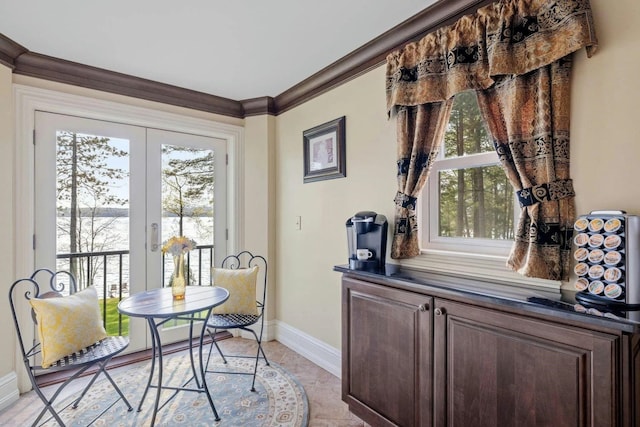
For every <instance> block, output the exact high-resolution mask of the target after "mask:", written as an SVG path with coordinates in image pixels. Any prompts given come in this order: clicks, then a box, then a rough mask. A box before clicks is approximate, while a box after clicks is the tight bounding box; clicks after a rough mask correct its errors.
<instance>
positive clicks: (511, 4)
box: [386, 0, 597, 112]
mask: <svg viewBox="0 0 640 427" xmlns="http://www.w3.org/2000/svg"><path fill="white" fill-rule="evenodd" d="M596 46H597V40H596V36H595V31H594V28H593V17H592V14H591V6H590V4H589V0H501V1H499V2H496V3H493V4H490V5H488V6H485V7H483V8H481V9H479V10H478V11H477V12H476V13H475V14H473V15H468V16H464V17H462V18H461V19H459V20H458V21H457V22H456V23H454V24H453V25H450V26H447V27H442V28H440V29H438V30H436V31H435V32H433V33H430V34H428V35H427V36H425V37H424V38H422V39H421V40H419V41H417V42H414V43H410V44H408V45H406V46H405V47H403V48H402V49H400V50H398V51H396V52H393V53H391V54H389V56H388V57H387V82H386V90H387V110H388V111H389V112H392V111H393V110H394V107H397V106H415V105H421V104H426V103H429V102H436V101H443V100H447V99H450V98H451V97H452V96H454V95H456V94H457V93H460V92H463V91H465V90H469V89H486V88H488V87H490V86H492V85H493V83H494V77H496V76H499V75H521V74H526V73H528V72H530V71H533V70H536V69H538V68H541V67H544V66H546V65H549V64H551V63H552V62H554V61H557V60H559V59H560V58H563V57H564V56H566V55H568V54H570V53H572V52H575V51H577V50H579V49H581V48H583V47H586V50H587V55H588V56H591V55H592V54H593V53H594V52H595V49H596Z"/></svg>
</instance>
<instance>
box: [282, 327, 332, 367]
mask: <svg viewBox="0 0 640 427" xmlns="http://www.w3.org/2000/svg"><path fill="white" fill-rule="evenodd" d="M274 326H275V332H276V333H275V339H276V340H278V342H280V343H282V344H284V345H286V346H287V347H289V348H290V349H291V350H293V351H295V352H296V353H298V354H300V355H302V356H304V357H305V358H307V359H309V360H310V361H312V362H313V363H315V364H316V365H318V366H320V367H321V368H323V369H325V370H327V371H329V372H330V373H332V374H333V375H335V376H336V377H338V378H341V376H342V361H341V356H342V354H341V352H340V351H339V350H337V349H335V348H333V347H331V346H329V345H327V344H326V343H324V342H322V341H320V340H318V339H317V338H314V337H312V336H311V335H308V334H306V333H304V332H302V331H300V330H298V329H296V328H294V327H292V326H289V325H287V324H286V323H283V322H280V321H275V325H274Z"/></svg>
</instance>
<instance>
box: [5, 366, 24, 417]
mask: <svg viewBox="0 0 640 427" xmlns="http://www.w3.org/2000/svg"><path fill="white" fill-rule="evenodd" d="M19 397H20V392H19V391H18V378H17V377H16V373H15V372H13V371H12V372H9V373H8V374H7V375H5V376H4V377H2V378H0V411H2V410H3V409H5V408H8V407H9V406H10V405H11V404H12V403H13V402H15V401H17V400H18V398H19Z"/></svg>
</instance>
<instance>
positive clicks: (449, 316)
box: [434, 300, 619, 427]
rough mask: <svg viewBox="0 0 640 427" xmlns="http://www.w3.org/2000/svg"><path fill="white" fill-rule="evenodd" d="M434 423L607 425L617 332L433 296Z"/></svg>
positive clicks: (613, 419) (612, 409) (612, 412)
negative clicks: (536, 318) (531, 316)
mask: <svg viewBox="0 0 640 427" xmlns="http://www.w3.org/2000/svg"><path fill="white" fill-rule="evenodd" d="M434 313H435V315H434V334H435V336H434V347H435V348H434V372H435V381H436V392H435V420H436V423H435V425H437V426H477V427H485V426H496V427H498V426H522V427H526V426H556V427H560V426H572V427H573V426H594V427H604V426H615V425H618V416H619V414H618V412H617V410H616V408H617V407H618V406H617V405H618V402H617V399H618V397H617V396H618V394H617V390H618V385H617V382H616V372H617V364H616V358H617V354H618V347H619V346H618V342H619V337H617V336H615V335H607V334H602V333H598V332H594V331H589V330H582V329H578V328H571V327H566V326H559V325H557V324H552V323H546V322H544V321H539V320H535V319H529V318H525V317H521V316H516V315H511V314H507V313H501V312H497V311H493V310H488V309H482V308H477V307H472V306H469V305H465V304H459V303H453V302H450V301H443V300H436V301H435V308H434Z"/></svg>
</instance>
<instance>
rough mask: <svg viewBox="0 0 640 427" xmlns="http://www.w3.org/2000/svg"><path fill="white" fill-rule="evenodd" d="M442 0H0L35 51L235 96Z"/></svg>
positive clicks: (309, 71) (15, 33)
mask: <svg viewBox="0 0 640 427" xmlns="http://www.w3.org/2000/svg"><path fill="white" fill-rule="evenodd" d="M435 1H436V0H401V1H398V0H375V1H374V0H271V1H269V0H227V1H220V0H182V1H178V0H108V1H104V0H103V1H99V0H53V1H52V0H0V33H2V34H4V35H5V36H6V37H8V38H10V39H11V40H13V41H15V42H16V43H19V44H21V45H22V46H24V47H25V48H27V49H29V50H30V51H32V52H36V53H41V54H44V55H49V56H53V57H56V58H60V59H65V60H69V61H74V62H79V63H81V64H85V65H91V66H95V67H99V68H104V69H107V70H111V71H117V72H120V73H125V74H129V75H133V76H137V77H142V78H146V79H150V80H155V81H158V82H162V83H168V84H172V85H175V86H180V87H183V88H187V89H193V90H197V91H200V92H205V93H208V94H212V95H218V96H222V97H225V98H231V99H234V100H243V99H248V98H256V97H261V96H276V95H279V94H280V93H282V92H284V91H285V90H287V89H289V88H291V87H292V86H293V85H295V84H296V83H299V82H301V81H302V80H304V79H306V78H307V77H309V76H311V75H313V74H314V73H316V72H317V71H320V70H321V69H323V68H324V67H326V66H328V65H330V64H331V63H333V62H334V61H336V60H338V59H340V58H342V57H343V56H345V55H347V54H348V53H350V52H352V51H354V50H355V49H357V48H359V47H361V46H362V45H364V44H365V43H367V42H368V41H370V40H371V39H374V38H375V37H377V36H379V35H380V34H382V33H384V32H385V31H387V30H389V29H391V28H393V27H394V26H396V25H397V24H399V23H401V22H403V21H404V20H406V19H407V18H409V17H411V16H413V15H415V14H416V13H418V12H420V11H421V10H423V9H424V8H426V7H427V6H429V5H431V4H433V3H435Z"/></svg>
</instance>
